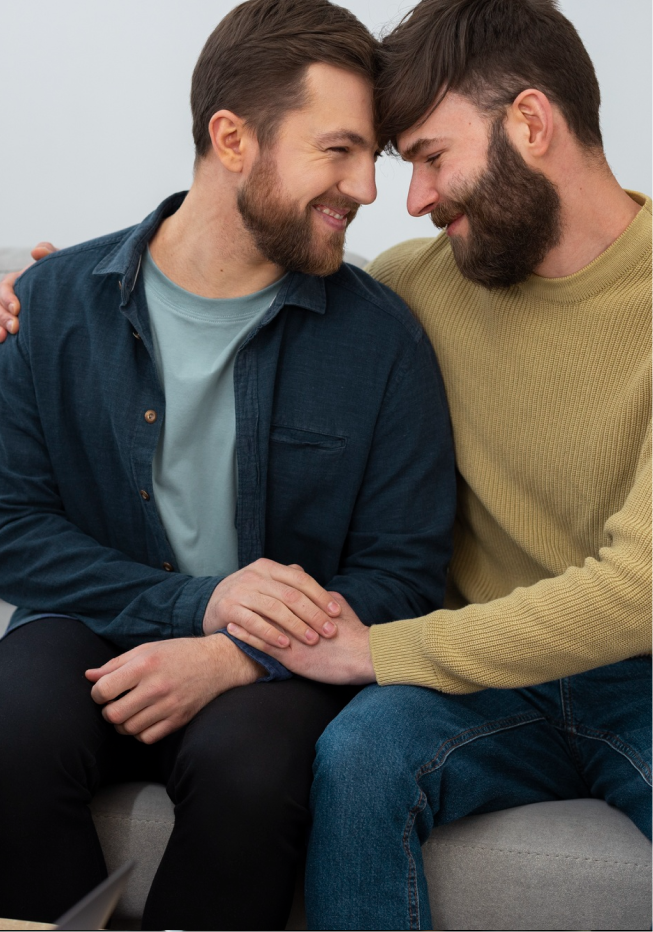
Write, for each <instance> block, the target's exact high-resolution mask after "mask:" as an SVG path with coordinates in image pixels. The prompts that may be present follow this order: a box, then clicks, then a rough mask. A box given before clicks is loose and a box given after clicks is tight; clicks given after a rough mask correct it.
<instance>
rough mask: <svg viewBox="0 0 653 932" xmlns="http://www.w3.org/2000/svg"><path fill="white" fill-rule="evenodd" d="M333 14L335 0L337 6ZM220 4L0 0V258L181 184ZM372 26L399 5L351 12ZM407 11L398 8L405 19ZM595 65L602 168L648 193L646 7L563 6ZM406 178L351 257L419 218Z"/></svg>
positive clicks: (392, 167) (426, 228)
mask: <svg viewBox="0 0 653 932" xmlns="http://www.w3.org/2000/svg"><path fill="white" fill-rule="evenodd" d="M341 2H342V0H341ZM233 5H234V4H233V3H232V2H230V0H212V2H209V0H183V2H181V0H111V2H108V3H107V2H104V3H102V2H98V0H57V2H56V3H53V2H51V0H50V2H47V3H46V2H44V0H32V2H26V0H3V3H2V7H1V12H0V35H1V36H2V43H1V46H0V247H3V246H28V245H31V244H34V243H35V242H37V241H38V240H40V239H50V240H52V241H53V242H54V243H56V244H57V245H60V246H65V245H69V244H71V243H74V242H78V241H80V240H84V239H88V238H90V237H93V236H97V235H100V234H102V233H107V232H110V231H111V230H114V229H118V228H121V227H124V226H128V225H130V224H132V223H135V222H137V221H138V220H140V219H141V218H142V217H144V216H145V215H146V214H147V213H149V211H150V210H151V209H152V208H153V207H154V206H155V205H156V204H157V203H158V202H159V201H160V200H162V199H163V197H165V196H166V195H167V194H169V193H171V192H172V191H177V190H180V189H182V188H185V187H187V186H188V184H189V182H190V179H191V165H192V160H193V149H192V143H191V121H190V114H189V107H188V91H189V86H190V76H191V72H192V69H193V66H194V63H195V60H196V58H197V56H198V54H199V51H200V49H201V47H202V45H203V43H204V41H205V39H206V37H207V36H208V35H209V33H210V32H211V30H212V29H213V28H214V26H215V25H216V23H217V22H218V21H219V19H221V17H222V16H223V15H224V14H225V13H226V12H227V10H228V9H230V7H231V6H233ZM344 5H346V6H348V7H349V8H350V9H351V10H353V11H354V12H355V13H356V14H357V15H358V16H359V17H360V18H361V19H362V20H363V21H364V22H365V23H367V25H368V26H370V27H371V28H373V29H374V30H377V31H378V30H379V29H380V28H381V27H382V26H383V24H385V23H387V22H388V21H389V20H396V19H397V15H398V14H397V10H398V2H397V0H348V2H346V3H345V4H344ZM412 5H413V4H412V2H411V0H401V9H402V10H403V11H404V12H405V11H406V10H408V9H410V7H411V6H412ZM561 8H562V10H563V12H564V13H565V14H566V15H567V16H568V17H569V18H570V19H571V20H572V21H573V22H574V23H575V25H576V27H577V29H578V31H579V33H580V35H581V38H582V39H583V40H584V42H585V43H586V45H587V48H588V50H589V53H590V55H591V57H592V59H593V61H594V64H595V66H596V69H597V73H598V76H599V81H600V83H601V88H602V92H603V101H604V103H603V109H602V125H603V131H604V137H605V143H606V151H607V155H608V159H609V161H610V163H611V165H612V168H613V170H614V171H615V173H616V175H617V177H618V179H619V180H620V182H621V183H622V184H623V185H624V186H625V187H631V188H635V189H637V190H640V191H644V192H646V193H651V3H650V0H619V2H617V0H561ZM408 178H409V169H408V167H407V166H405V165H402V164H401V163H399V162H397V161H395V160H393V159H389V158H383V159H382V160H381V161H380V164H379V169H378V181H379V198H378V200H377V202H376V204H374V205H372V206H371V207H368V208H365V209H364V210H362V211H361V212H360V213H359V217H358V219H357V220H356V223H355V224H354V225H353V227H352V228H351V230H350V233H349V237H348V247H349V248H350V249H352V250H353V251H355V252H358V253H361V254H363V255H366V256H369V257H372V256H374V255H376V254H377V253H378V252H380V251H381V250H382V249H385V248H387V247H388V246H391V245H392V244H393V243H396V242H399V241H401V240H403V239H407V238H410V237H413V236H424V235H426V236H428V235H431V234H432V233H433V232H434V231H433V227H432V226H431V224H430V222H429V220H428V219H426V218H422V219H421V220H413V219H411V218H410V217H409V216H408V215H407V213H406V211H405V196H406V190H407V186H408Z"/></svg>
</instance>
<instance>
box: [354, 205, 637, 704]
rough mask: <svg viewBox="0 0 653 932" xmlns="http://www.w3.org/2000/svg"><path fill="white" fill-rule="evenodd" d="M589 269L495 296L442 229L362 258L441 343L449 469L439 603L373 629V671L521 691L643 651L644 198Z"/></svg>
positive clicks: (382, 678)
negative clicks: (452, 454)
mask: <svg viewBox="0 0 653 932" xmlns="http://www.w3.org/2000/svg"><path fill="white" fill-rule="evenodd" d="M631 196H632V197H633V199H634V200H635V201H637V202H638V203H640V204H642V205H643V208H642V210H640V211H639V213H638V214H637V216H636V217H635V219H634V220H633V221H632V222H631V224H630V225H629V226H628V228H627V229H626V230H625V231H624V233H623V234H622V235H621V236H620V237H619V238H618V239H617V240H616V241H615V242H614V243H613V244H612V245H611V246H610V247H609V248H608V249H607V250H606V251H605V252H604V253H602V254H601V255H600V256H598V258H597V259H595V260H594V261H593V262H592V263H590V265H588V266H586V267H585V268H584V269H581V271H580V272H577V273H576V274H574V275H570V276H568V277H566V278H558V279H545V278H541V277H539V276H536V275H532V276H531V277H530V278H529V279H528V281H526V282H525V283H524V284H522V285H515V286H513V287H512V288H508V289H502V290H498V291H488V290H487V289H484V288H482V287H480V286H478V285H475V284H472V283H471V282H469V281H467V280H466V279H464V278H463V277H462V276H461V275H460V273H459V272H458V270H457V268H456V265H455V262H454V260H453V255H452V252H451V247H450V243H449V240H448V237H447V236H446V235H441V236H438V237H437V238H435V239H422V240H413V241H411V242H408V243H403V244H402V245H400V246H396V247H394V248H393V249H390V250H389V251H388V252H386V253H384V254H383V255H382V256H380V257H379V258H378V259H377V260H376V261H375V262H373V263H372V265H371V266H370V269H369V271H370V272H371V273H372V275H374V276H375V277H376V278H378V279H379V280H380V281H382V282H384V283H385V284H386V285H389V287H390V288H392V289H393V290H394V291H396V292H398V294H400V295H401V297H402V298H403V299H404V300H405V301H406V302H407V304H408V305H409V306H410V307H411V308H412V309H413V311H414V312H415V314H416V315H417V316H418V317H419V319H420V321H421V322H422V324H423V325H424V327H425V329H426V331H427V333H428V335H429V337H430V338H431V341H432V342H433V345H434V347H435V351H436V353H437V355H438V358H439V361H440V365H441V367H442V373H443V376H444V381H445V386H446V390H447V396H448V400H449V405H450V409H451V418H452V423H453V433H454V442H455V446H456V459H457V464H458V470H459V488H458V514H457V520H456V526H455V532H454V556H453V560H452V564H451V569H450V585H449V594H448V597H447V602H446V608H444V609H442V610H440V611H435V612H432V613H431V614H430V615H426V616H424V617H423V618H413V619H408V620H405V621H396V622H393V623H391V624H385V625H374V626H373V627H372V629H371V647H372V658H373V662H374V669H375V671H376V676H377V679H378V682H379V683H381V684H389V683H413V684H418V685H421V686H430V687H434V688H436V689H440V690H443V691H445V692H451V693H465V692H472V691H474V690H477V689H481V688H483V687H488V686H492V687H503V688H506V687H518V686H525V685H529V684H534V683H540V682H545V681H548V680H551V679H555V678H557V677H560V676H566V675H570V674H573V673H579V672H581V671H583V670H588V669H591V668H593V667H598V666H603V665H605V664H609V663H613V662H615V661H618V660H623V659H625V658H627V657H630V656H633V655H635V654H641V653H644V652H647V651H649V650H650V591H651V552H650V551H651V496H650V440H651V433H650V418H651V393H650V388H651V369H650V366H651V348H650V333H651V319H650V315H651V200H650V199H649V198H645V197H644V196H642V195H638V194H631Z"/></svg>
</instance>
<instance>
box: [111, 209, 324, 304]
mask: <svg viewBox="0 0 653 932" xmlns="http://www.w3.org/2000/svg"><path fill="white" fill-rule="evenodd" d="M186 194H187V192H186V191H181V192H179V193H177V194H172V195H170V197H167V198H166V199H165V201H163V202H162V203H161V204H159V206H158V207H157V208H156V210H154V211H152V213H151V214H149V215H148V216H147V217H146V218H145V219H144V220H143V221H142V222H141V223H139V224H138V226H136V227H133V229H131V230H130V231H129V232H128V234H127V236H126V238H125V239H123V240H122V241H121V242H120V243H118V245H117V246H115V247H114V248H113V249H112V250H111V251H110V252H109V253H107V255H106V256H105V257H104V258H103V259H101V260H100V262H99V263H98V264H97V265H96V267H95V268H94V269H93V274H94V275H117V276H118V277H119V280H120V288H121V291H122V300H121V306H122V307H124V306H125V305H126V304H127V303H128V302H129V298H130V295H131V293H132V291H133V289H134V285H135V284H136V279H137V277H138V271H139V269H140V264H141V256H142V254H143V252H144V251H145V248H146V246H147V244H148V243H149V241H150V240H151V239H152V237H153V236H154V232H155V230H156V229H157V228H158V227H159V225H160V224H161V223H162V222H163V221H164V220H165V218H166V217H169V216H170V215H171V214H174V212H175V211H176V210H178V209H179V207H180V206H181V204H182V202H183V200H184V198H185V197H186ZM284 304H293V305H295V306H296V307H303V308H305V309H306V310H308V311H315V312H316V313H318V314H324V313H325V311H326V285H325V281H324V278H320V277H318V276H317V275H304V273H303V272H291V273H290V274H289V275H288V276H287V279H286V281H285V282H284V283H283V285H282V286H281V288H280V289H279V294H278V295H277V297H276V299H275V301H274V306H275V307H276V308H277V309H279V308H281V307H282V306H283V305H284Z"/></svg>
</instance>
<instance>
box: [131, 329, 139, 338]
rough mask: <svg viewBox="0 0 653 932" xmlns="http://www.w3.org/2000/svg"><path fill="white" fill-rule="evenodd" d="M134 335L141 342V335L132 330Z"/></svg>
mask: <svg viewBox="0 0 653 932" xmlns="http://www.w3.org/2000/svg"><path fill="white" fill-rule="evenodd" d="M132 335H133V336H135V337H136V339H137V340H140V338H141V335H140V333H136V331H135V330H132Z"/></svg>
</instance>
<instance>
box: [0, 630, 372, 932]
mask: <svg viewBox="0 0 653 932" xmlns="http://www.w3.org/2000/svg"><path fill="white" fill-rule="evenodd" d="M118 653H120V652H119V651H118V650H116V648H115V647H114V646H113V645H111V644H110V643H109V642H108V641H105V640H103V639H102V638H101V637H98V635H96V634H94V633H93V632H92V631H90V630H89V629H88V628H87V627H86V626H85V625H84V624H82V623H81V622H77V621H73V620H69V619H62V618H48V619H43V620H40V621H34V622H31V623H29V624H27V625H25V626H23V627H21V628H17V629H16V630H15V631H12V632H11V633H10V634H9V635H8V636H7V637H6V638H5V639H4V640H2V641H0V848H1V849H2V852H3V853H2V858H1V860H2V864H1V866H0V915H1V916H10V917H16V918H29V919H33V920H38V921H43V922H53V921H54V920H55V919H56V918H57V916H58V915H60V914H61V913H63V912H64V911H65V910H66V909H68V908H69V907H70V906H71V905H72V904H73V903H74V902H76V901H77V900H78V899H79V898H81V897H82V896H83V895H84V894H85V893H87V892H88V891H89V890H90V889H91V888H92V887H94V886H95V885H96V884H97V883H99V882H100V881H101V880H102V879H103V878H104V877H105V876H106V867H105V864H104V858H103V855H102V851H101V848H100V845H99V842H98V838H97V835H96V832H95V829H94V826H93V821H92V818H91V814H90V811H89V808H88V803H89V802H90V800H91V799H92V797H93V794H94V793H95V791H96V790H97V788H98V787H99V786H101V785H103V784H106V783H112V782H117V781H119V780H127V779H130V780H159V781H161V782H165V783H166V784H167V791H168V795H169V796H170V799H171V800H172V802H173V803H174V805H175V827H174V830H173V832H172V835H171V838H170V841H169V843H168V846H167V848H166V851H165V854H164V856H163V860H162V861H161V865H160V867H159V869H158V871H157V874H156V876H155V878H154V882H153V884H152V888H151V890H150V895H149V897H148V900H147V905H146V908H145V915H144V921H143V928H144V929H165V928H168V929H170V928H173V929H174V928H177V929H283V928H284V927H285V924H286V921H287V917H288V913H289V911H290V906H291V903H292V896H293V889H294V880H295V873H296V869H297V864H298V862H299V860H300V858H301V857H302V855H303V852H304V847H305V842H306V834H307V829H308V824H309V812H308V795H309V789H310V783H311V765H312V762H313V756H314V746H315V742H316V740H317V738H318V737H319V735H320V734H321V732H322V731H323V729H324V728H325V727H326V725H327V724H328V723H329V721H330V720H331V719H332V718H334V717H335V715H337V714H338V712H339V711H340V709H341V708H342V707H343V706H344V705H345V704H346V702H347V701H348V700H349V699H350V698H351V697H352V696H353V694H354V692H355V690H353V689H349V688H345V687H333V686H325V685H323V684H320V683H312V682H310V681H308V680H303V679H300V678H294V679H291V680H288V681H285V682H279V683H257V684H254V685H252V686H244V687H239V688H237V689H233V690H230V691H229V692H227V693H225V694H224V695H222V696H218V697H217V698H216V699H214V700H213V701H212V702H210V703H209V704H208V705H207V706H205V707H204V708H203V709H202V710H201V712H199V713H198V715H196V716H195V718H194V719H193V720H192V721H191V722H189V723H188V725H186V726H185V728H183V729H181V730H180V731H178V732H176V733H175V734H173V735H170V736H168V737H167V738H165V739H163V740H162V741H160V742H158V743H157V744H155V745H151V746H146V745H142V744H140V743H139V742H138V741H136V740H135V739H133V738H131V737H125V736H121V735H118V733H117V732H116V731H115V729H114V728H113V726H112V725H109V724H108V723H107V722H105V720H104V719H103V718H102V715H101V709H100V707H99V706H98V705H96V704H95V702H93V700H92V699H91V696H90V690H91V684H89V683H88V681H87V680H86V679H85V677H84V671H85V670H86V669H88V668H89V667H98V666H101V665H102V664H103V663H106V661H107V660H109V659H110V658H111V657H113V656H115V655H116V654H118Z"/></svg>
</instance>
